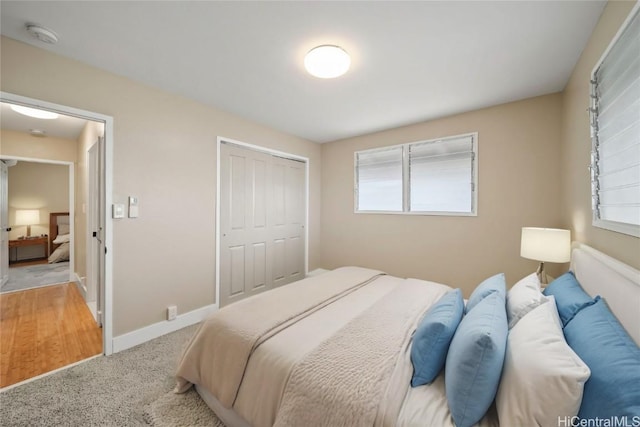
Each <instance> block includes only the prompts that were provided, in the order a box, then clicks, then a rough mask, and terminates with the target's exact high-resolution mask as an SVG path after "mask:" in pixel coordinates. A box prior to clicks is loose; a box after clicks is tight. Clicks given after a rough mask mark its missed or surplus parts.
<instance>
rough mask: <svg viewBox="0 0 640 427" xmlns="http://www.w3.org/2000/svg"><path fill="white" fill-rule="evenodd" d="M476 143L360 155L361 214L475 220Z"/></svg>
mask: <svg viewBox="0 0 640 427" xmlns="http://www.w3.org/2000/svg"><path fill="white" fill-rule="evenodd" d="M477 138H478V135H477V134H475V133H474V134H467V135H459V136H453V137H448V138H443V139H437V140H430V141H421V142H413V143H409V144H402V145H395V146H392V147H384V148H376V149H372V150H364V151H358V152H356V153H355V194H356V196H355V199H356V212H378V213H410V214H430V215H476V203H477V191H476V181H477V170H478V169H477V156H476V152H477Z"/></svg>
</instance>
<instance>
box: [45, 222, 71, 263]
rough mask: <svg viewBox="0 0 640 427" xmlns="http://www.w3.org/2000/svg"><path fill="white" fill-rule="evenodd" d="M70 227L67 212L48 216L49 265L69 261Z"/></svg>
mask: <svg viewBox="0 0 640 427" xmlns="http://www.w3.org/2000/svg"><path fill="white" fill-rule="evenodd" d="M70 227H71V225H70V222H69V212H52V213H50V214H49V264H53V263H57V262H63V261H69V252H70V240H71V234H70V233H71V230H70Z"/></svg>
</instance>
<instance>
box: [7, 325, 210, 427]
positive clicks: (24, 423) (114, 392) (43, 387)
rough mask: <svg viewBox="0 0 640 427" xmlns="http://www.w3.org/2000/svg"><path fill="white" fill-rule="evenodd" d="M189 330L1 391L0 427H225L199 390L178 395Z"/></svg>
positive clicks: (182, 330)
mask: <svg viewBox="0 0 640 427" xmlns="http://www.w3.org/2000/svg"><path fill="white" fill-rule="evenodd" d="M196 328H197V326H195V325H194V326H190V327H188V328H184V329H181V330H179V331H176V332H173V333H171V334H168V335H164V336H162V337H159V338H156V339H154V340H151V341H149V342H146V343H144V344H141V345H139V346H137V347H134V348H131V349H129V350H125V351H123V352H120V353H117V354H114V355H112V356H109V357H98V358H96V359H92V360H89V361H87V362H85V363H81V364H79V365H77V366H74V367H71V368H69V369H65V370H63V371H60V372H57V373H54V374H52V375H49V376H47V377H44V378H42V379H39V380H36V381H32V382H29V383H27V384H23V385H20V386H18V387H15V388H12V389H9V390H4V391H2V392H0V426H2V427H4V426H11V427H34V426H37V427H61V426H64V427H67V426H68V427H76V426H82V427H84V426H100V427H137V426H141V427H145V426H148V425H149V424H152V425H156V426H171V427H175V426H204V425H207V426H215V427H222V423H220V422H219V421H217V419H216V418H215V415H214V414H213V413H212V412H211V411H210V410H209V409H208V408H207V407H206V405H205V403H204V402H203V401H202V399H200V396H198V394H197V393H196V392H195V391H192V392H190V393H186V394H184V395H175V394H173V392H172V390H173V387H175V385H176V380H175V377H174V372H175V370H176V366H177V365H178V360H179V358H180V355H181V354H182V350H183V349H184V347H185V346H186V344H187V343H188V342H189V340H190V338H191V336H192V335H193V334H194V333H195V331H196Z"/></svg>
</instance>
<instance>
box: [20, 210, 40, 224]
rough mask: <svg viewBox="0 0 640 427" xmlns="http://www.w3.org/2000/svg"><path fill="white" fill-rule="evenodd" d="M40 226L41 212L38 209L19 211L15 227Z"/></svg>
mask: <svg viewBox="0 0 640 427" xmlns="http://www.w3.org/2000/svg"><path fill="white" fill-rule="evenodd" d="M34 224H40V211H39V210H38V209H17V210H16V223H15V225H34Z"/></svg>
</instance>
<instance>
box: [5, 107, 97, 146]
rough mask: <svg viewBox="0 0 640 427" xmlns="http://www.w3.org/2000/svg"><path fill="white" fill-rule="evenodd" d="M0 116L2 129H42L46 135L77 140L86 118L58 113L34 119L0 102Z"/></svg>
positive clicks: (22, 130) (26, 130) (23, 130)
mask: <svg viewBox="0 0 640 427" xmlns="http://www.w3.org/2000/svg"><path fill="white" fill-rule="evenodd" d="M0 118H1V124H2V129H6V130H14V131H18V132H27V133H28V132H30V131H31V130H32V129H37V130H41V131H44V132H45V134H46V136H53V137H57V138H65V139H70V140H73V141H77V140H78V137H79V136H80V133H81V132H82V129H84V126H85V124H86V123H87V121H86V120H84V119H80V118H77V117H72V116H65V115H62V114H61V115H60V116H58V118H57V119H52V120H45V119H36V118H33V117H29V116H25V115H23V114H20V113H16V112H15V111H13V110H12V109H11V104H7V103H5V102H2V103H0Z"/></svg>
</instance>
